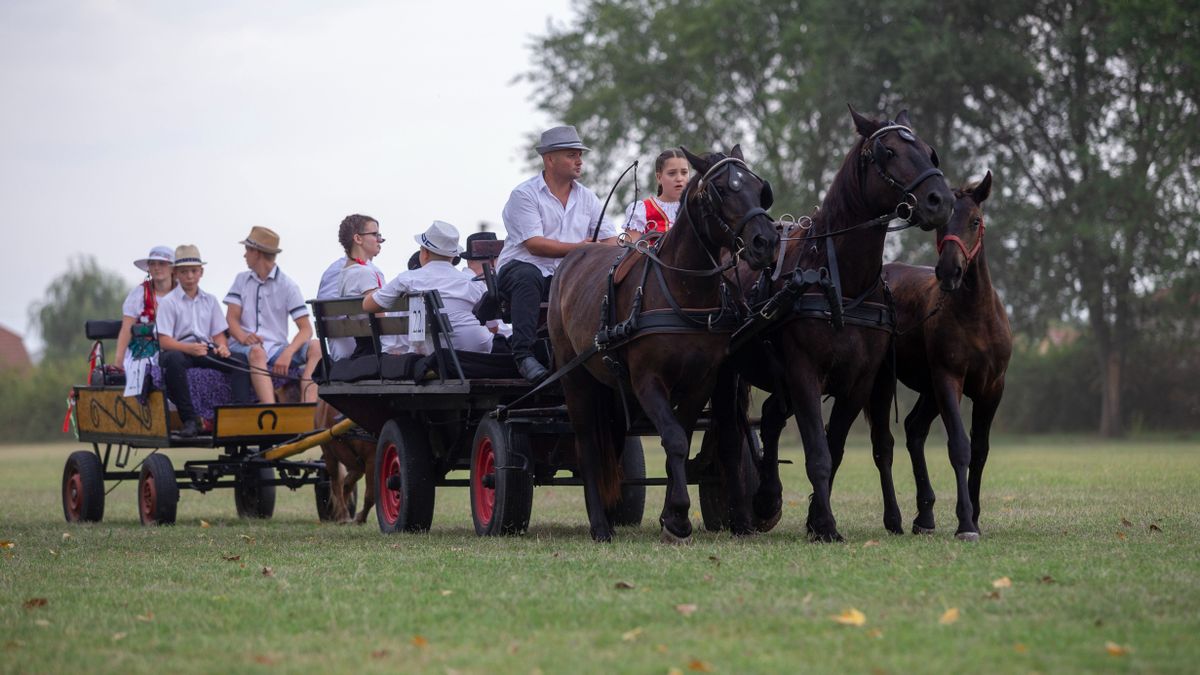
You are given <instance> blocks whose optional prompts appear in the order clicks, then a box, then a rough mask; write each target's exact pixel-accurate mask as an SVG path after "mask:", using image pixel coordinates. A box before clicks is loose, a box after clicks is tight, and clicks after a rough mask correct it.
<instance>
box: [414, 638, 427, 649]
mask: <svg viewBox="0 0 1200 675" xmlns="http://www.w3.org/2000/svg"><path fill="white" fill-rule="evenodd" d="M412 643H413V646H414V647H416V648H418V649H424V648H426V647H428V646H429V640H426V639H425V638H424V637H422V636H420V635H414V636H413V639H412Z"/></svg>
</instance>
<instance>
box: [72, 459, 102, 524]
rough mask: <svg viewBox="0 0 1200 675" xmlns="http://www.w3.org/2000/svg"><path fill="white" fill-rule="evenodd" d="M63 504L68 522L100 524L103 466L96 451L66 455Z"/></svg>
mask: <svg viewBox="0 0 1200 675" xmlns="http://www.w3.org/2000/svg"><path fill="white" fill-rule="evenodd" d="M62 503H63V516H64V517H65V518H66V519H67V522H68V523H98V522H100V521H101V520H103V519H104V465H102V464H101V463H100V458H99V457H97V456H96V453H94V452H89V451H87V450H76V451H75V452H72V453H71V456H70V457H68V458H67V464H66V466H65V467H63V478H62Z"/></svg>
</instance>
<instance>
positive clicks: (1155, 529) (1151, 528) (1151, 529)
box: [1150, 523, 1162, 532]
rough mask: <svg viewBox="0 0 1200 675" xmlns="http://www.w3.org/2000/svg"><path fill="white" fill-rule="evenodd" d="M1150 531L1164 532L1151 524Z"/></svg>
mask: <svg viewBox="0 0 1200 675" xmlns="http://www.w3.org/2000/svg"><path fill="white" fill-rule="evenodd" d="M1150 531H1151V532H1162V528H1161V527H1159V526H1158V525H1155V524H1154V523H1150Z"/></svg>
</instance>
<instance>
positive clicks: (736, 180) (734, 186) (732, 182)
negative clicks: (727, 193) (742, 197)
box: [729, 169, 742, 192]
mask: <svg viewBox="0 0 1200 675" xmlns="http://www.w3.org/2000/svg"><path fill="white" fill-rule="evenodd" d="M729 189H730V190H731V191H733V192H737V191H738V190H741V189H742V172H741V171H737V170H736V169H735V170H734V171H733V177H732V178H730V179H729Z"/></svg>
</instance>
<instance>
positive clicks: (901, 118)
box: [896, 108, 912, 129]
mask: <svg viewBox="0 0 1200 675" xmlns="http://www.w3.org/2000/svg"><path fill="white" fill-rule="evenodd" d="M896 124H903V125H904V126H906V127H908V128H909V129H911V128H912V122H910V121H909V120H908V108H905V109H904V110H901V111H900V114H899V115H896Z"/></svg>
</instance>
